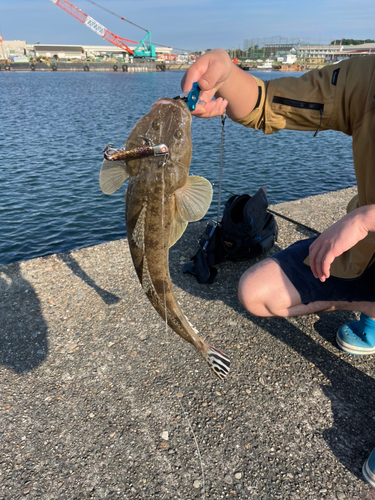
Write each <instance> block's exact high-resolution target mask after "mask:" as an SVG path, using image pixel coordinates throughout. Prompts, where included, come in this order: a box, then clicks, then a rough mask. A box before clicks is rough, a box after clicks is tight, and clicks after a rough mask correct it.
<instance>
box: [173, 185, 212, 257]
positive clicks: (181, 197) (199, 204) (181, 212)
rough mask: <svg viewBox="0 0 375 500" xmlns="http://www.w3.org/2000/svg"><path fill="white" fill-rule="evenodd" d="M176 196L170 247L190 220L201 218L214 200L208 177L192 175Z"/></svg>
mask: <svg viewBox="0 0 375 500" xmlns="http://www.w3.org/2000/svg"><path fill="white" fill-rule="evenodd" d="M174 196H175V202H176V209H177V210H176V214H175V217H174V220H173V223H172V228H171V233H170V239H169V246H170V247H171V246H173V245H174V244H175V243H176V241H177V240H178V239H180V238H181V236H182V235H183V233H184V231H185V229H186V227H187V225H188V222H194V221H197V220H200V219H201V218H202V217H203V216H204V215H205V214H206V212H207V210H208V209H209V207H210V204H211V200H212V186H211V183H210V182H209V181H208V180H207V179H204V178H203V177H198V176H196V175H192V176H190V177H188V179H187V181H186V184H185V185H184V186H183V187H182V188H180V189H178V190H177V191H176V192H175V194H174Z"/></svg>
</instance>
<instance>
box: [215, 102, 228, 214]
mask: <svg viewBox="0 0 375 500" xmlns="http://www.w3.org/2000/svg"><path fill="white" fill-rule="evenodd" d="M226 117H227V115H226V113H225V111H224V113H223V114H222V115H221V125H222V127H221V141H220V160H219V190H218V197H217V221H218V222H219V218H220V212H221V207H220V205H221V189H222V186H221V184H222V180H223V156H224V143H225V130H224V125H225V119H226Z"/></svg>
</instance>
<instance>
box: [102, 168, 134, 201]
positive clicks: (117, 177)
mask: <svg viewBox="0 0 375 500" xmlns="http://www.w3.org/2000/svg"><path fill="white" fill-rule="evenodd" d="M128 177H129V173H128V170H127V168H126V163H125V162H124V161H108V160H104V161H103V163H102V168H101V170H100V174H99V186H100V189H101V190H102V191H103V193H104V194H112V193H114V192H115V191H117V190H118V189H120V187H121V186H122V185H123V184H124V182H125V181H126V179H127V178H128Z"/></svg>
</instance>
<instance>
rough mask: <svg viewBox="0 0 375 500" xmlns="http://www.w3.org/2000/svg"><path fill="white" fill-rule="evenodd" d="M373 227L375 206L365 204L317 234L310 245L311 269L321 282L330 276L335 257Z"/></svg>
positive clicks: (374, 223) (364, 235)
mask: <svg viewBox="0 0 375 500" xmlns="http://www.w3.org/2000/svg"><path fill="white" fill-rule="evenodd" d="M373 228H375V206H374V205H366V206H364V207H360V208H357V209H356V210H353V211H352V212H350V213H348V214H347V215H345V216H344V217H343V218H342V219H340V220H339V221H337V222H336V223H335V224H333V225H332V226H330V227H329V228H328V229H326V230H325V231H323V233H322V234H321V235H320V236H318V238H317V239H316V240H314V242H313V243H312V244H311V245H310V249H309V261H310V267H311V270H312V272H313V274H314V276H315V278H318V279H319V280H320V281H321V282H324V281H325V280H326V279H327V278H329V276H330V267H331V264H332V262H333V261H334V259H335V258H336V257H338V256H339V255H341V254H343V253H344V252H346V251H347V250H349V249H350V248H352V247H354V245H355V244H356V243H358V242H359V241H361V240H362V239H363V238H365V237H366V236H367V234H368V232H369V231H373V230H374V229H373Z"/></svg>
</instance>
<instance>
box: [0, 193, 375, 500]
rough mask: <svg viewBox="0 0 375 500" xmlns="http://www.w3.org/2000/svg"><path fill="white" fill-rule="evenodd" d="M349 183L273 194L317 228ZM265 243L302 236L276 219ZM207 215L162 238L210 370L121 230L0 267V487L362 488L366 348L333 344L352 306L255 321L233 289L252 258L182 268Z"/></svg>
mask: <svg viewBox="0 0 375 500" xmlns="http://www.w3.org/2000/svg"><path fill="white" fill-rule="evenodd" d="M354 191H355V190H354V188H350V189H348V190H343V191H338V192H334V193H328V194H324V195H319V196H314V197H311V198H306V199H302V200H298V201H294V202H289V203H283V204H280V205H276V206H273V207H271V208H273V209H274V210H276V211H277V212H279V213H282V214H284V215H286V216H288V217H291V218H292V219H294V220H297V221H299V222H302V223H304V224H306V225H308V226H310V227H313V228H315V229H317V230H319V231H322V230H324V228H325V227H327V226H329V225H330V224H332V223H333V222H334V221H335V220H337V219H338V218H339V217H341V216H342V215H343V214H344V213H345V207H346V204H347V202H348V201H349V199H350V198H351V196H352V195H353V194H354ZM278 223H279V233H280V234H279V240H278V242H277V245H276V246H275V248H274V251H276V250H278V249H279V248H285V247H286V246H288V245H290V244H291V243H292V242H294V241H297V240H299V239H301V238H305V237H309V236H311V234H309V233H308V232H307V231H305V230H301V229H299V228H298V227H297V226H296V225H295V224H292V223H290V222H287V221H285V220H283V219H280V218H278ZM204 227H205V222H199V223H195V224H190V225H189V227H188V229H187V231H186V233H185V234H184V236H183V237H182V239H181V240H180V241H179V242H178V243H177V244H176V245H175V246H174V247H173V248H172V249H171V251H170V260H171V265H170V268H171V276H172V281H173V283H174V285H175V291H176V295H177V297H178V300H179V302H180V303H181V307H182V309H183V311H184V312H185V314H186V316H187V317H188V319H189V320H190V321H191V322H192V323H193V324H194V326H196V327H197V328H198V330H199V331H200V332H201V335H202V336H204V337H206V338H207V340H209V341H210V342H211V343H212V344H213V345H215V346H216V347H218V348H219V349H222V350H223V351H225V352H226V353H227V354H228V355H229V357H230V358H231V360H232V365H231V373H230V374H229V376H228V379H227V380H226V381H225V382H220V381H219V380H217V379H216V378H214V376H213V375H212V374H211V373H210V372H209V370H208V367H207V366H206V364H205V363H204V362H203V361H202V360H201V359H200V356H199V355H198V353H197V352H196V351H195V350H194V348H192V347H191V346H190V345H189V344H188V343H186V342H184V341H183V340H182V339H181V338H179V337H178V336H177V335H176V334H174V333H173V332H171V331H170V330H169V329H168V328H166V326H165V324H164V323H163V321H162V320H161V319H160V317H159V316H158V315H157V314H156V312H155V311H154V310H153V308H152V307H151V305H150V303H149V302H148V300H147V298H146V297H145V295H144V292H143V291H142V289H141V287H140V285H139V283H138V280H137V278H136V275H135V271H134V269H133V266H132V263H131V258H130V254H129V250H128V246H127V241H126V240H119V241H113V242H110V243H106V244H102V245H98V246H94V247H90V248H84V249H81V250H77V251H72V252H69V253H67V254H60V255H51V256H48V257H43V258H38V259H34V260H30V261H26V262H22V263H18V264H11V265H8V266H4V267H0V293H1V297H2V300H1V304H0V317H1V324H0V357H1V358H0V359H1V367H0V371H1V378H0V391H1V396H2V397H1V403H0V418H1V427H0V430H1V446H2V449H1V454H0V478H1V480H0V498H1V499H7V500H8V499H9V500H16V499H21V498H42V499H72V498H79V499H81V498H82V499H127V500H129V499H147V500H149V499H151V498H153V499H166V500H169V499H184V500H185V499H189V500H190V499H195V498H197V499H198V498H199V499H201V498H207V499H210V500H213V499H215V500H216V499H222V498H233V499H242V500H248V499H251V500H255V499H257V500H260V499H262V500H273V499H304V500H305V499H331V500H334V499H335V500H342V499H348V500H349V499H350V500H355V499H358V500H359V499H362V500H364V499H367V500H369V499H374V498H375V495H374V493H375V492H374V491H373V490H371V488H370V487H369V486H367V485H366V483H365V482H364V481H363V479H362V476H361V467H362V463H363V462H364V460H365V459H366V458H367V457H368V455H369V453H370V452H371V451H372V449H373V447H374V446H375V420H374V413H373V409H374V407H375V381H374V358H373V357H367V358H366V357H364V358H361V357H354V356H350V355H347V354H345V353H343V352H342V351H340V350H339V349H338V348H337V346H336V343H335V335H336V331H337V329H338V328H339V326H340V325H341V324H343V323H344V322H346V321H349V320H350V319H352V318H354V317H355V315H354V314H352V313H348V312H337V313H330V314H325V315H321V314H316V315H315V314H314V315H310V316H306V317H301V318H289V319H282V318H279V319H262V318H256V317H253V316H251V315H249V314H247V313H246V312H245V311H244V310H243V309H242V307H241V306H240V304H239V303H238V300H237V296H236V288H237V282H238V279H239V277H240V276H241V274H242V272H243V271H244V270H245V269H246V268H248V267H249V265H252V264H253V263H254V262H247V263H246V262H245V263H240V264H234V263H225V264H222V265H220V266H218V270H219V272H218V276H217V278H216V281H215V283H214V284H213V285H199V284H198V283H197V282H196V281H195V279H194V278H193V277H191V276H188V275H184V274H183V273H182V267H183V264H184V263H185V262H186V261H188V260H189V259H190V257H191V256H192V255H193V254H194V253H195V251H196V240H197V237H198V236H200V234H201V233H202V231H203V229H204Z"/></svg>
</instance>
